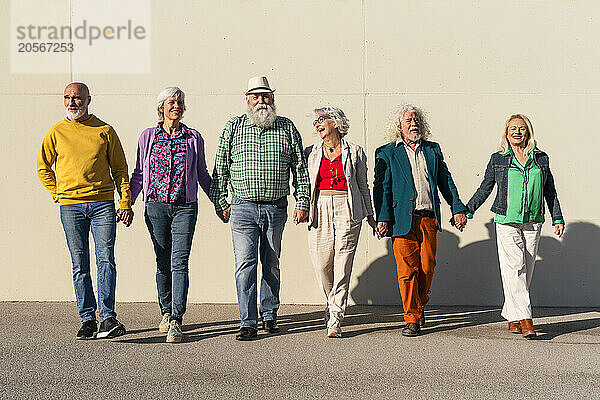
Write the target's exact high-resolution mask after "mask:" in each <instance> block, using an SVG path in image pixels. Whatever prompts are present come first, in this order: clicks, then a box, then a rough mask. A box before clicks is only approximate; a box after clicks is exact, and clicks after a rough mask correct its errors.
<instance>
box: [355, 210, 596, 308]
mask: <svg viewBox="0 0 600 400" xmlns="http://www.w3.org/2000/svg"><path fill="white" fill-rule="evenodd" d="M485 226H486V228H487V230H488V239H485V240H481V241H477V242H474V243H470V244H468V245H466V246H464V247H459V237H458V236H457V235H456V234H454V233H452V232H449V231H443V232H440V233H438V250H437V257H436V258H437V266H436V271H435V277H434V279H433V284H432V287H431V300H430V304H437V305H491V306H500V305H501V304H502V302H503V294H502V283H501V280H500V271H499V265H498V252H497V248H496V232H495V227H494V223H493V221H490V222H488V223H487V224H486V225H485ZM599 243H600V228H599V227H598V226H597V225H594V224H591V223H587V222H575V223H572V224H569V225H567V230H566V231H565V234H564V236H563V239H562V240H558V239H556V238H554V237H547V236H542V238H541V240H540V245H539V250H538V261H537V262H536V265H535V273H534V277H533V282H532V286H531V302H532V304H533V305H534V306H538V307H540V306H544V307H590V306H599V305H600V290H598V288H600V273H598V272H599V271H598V270H599V266H600V262H599V260H600V246H599ZM387 248H388V254H387V255H385V256H383V257H380V258H378V259H377V260H375V261H373V263H371V264H370V265H369V266H368V268H367V269H366V270H365V272H364V273H363V274H362V275H360V276H359V277H358V284H357V286H356V287H355V288H354V289H353V290H352V292H351V296H352V299H353V300H354V301H355V302H356V303H357V304H373V305H389V304H401V298H400V294H399V292H398V284H397V276H396V266H395V265H396V264H395V260H394V255H393V252H392V245H391V240H390V239H388V243H387Z"/></svg>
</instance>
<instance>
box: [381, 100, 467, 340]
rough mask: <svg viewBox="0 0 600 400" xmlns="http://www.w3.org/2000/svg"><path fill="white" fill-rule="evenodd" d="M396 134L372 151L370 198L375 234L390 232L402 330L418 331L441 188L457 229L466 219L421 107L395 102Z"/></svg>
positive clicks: (437, 224)
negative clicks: (430, 135)
mask: <svg viewBox="0 0 600 400" xmlns="http://www.w3.org/2000/svg"><path fill="white" fill-rule="evenodd" d="M395 134H396V140H395V141H394V142H391V143H388V144H386V145H384V146H381V147H379V148H378V149H377V150H376V151H375V182H374V184H373V200H374V203H375V213H376V215H377V222H378V224H377V232H378V235H379V237H383V236H391V237H392V243H393V249H394V256H395V258H396V266H397V271H398V284H399V287H400V294H401V296H402V305H403V308H404V320H405V321H406V327H405V328H404V329H403V330H402V334H403V335H405V336H417V335H418V334H419V332H420V331H421V326H423V324H424V323H425V317H424V314H423V309H424V307H425V305H426V304H427V302H428V301H429V289H430V287H431V282H432V280H433V270H434V268H435V252H436V247H437V231H438V230H441V229H440V226H441V224H440V221H441V213H440V197H439V193H441V194H442V196H443V197H444V199H445V200H446V202H448V204H449V205H450V209H451V211H452V215H453V217H452V222H453V224H454V225H455V226H456V228H458V229H459V230H461V231H462V230H463V228H464V227H465V225H466V224H467V218H466V216H465V213H466V211H467V208H466V207H465V205H464V204H463V203H462V202H461V201H460V198H459V196H458V190H457V189H456V186H455V185H454V181H453V180H452V175H451V174H450V171H448V167H447V166H446V163H445V162H444V157H443V155H442V151H441V149H440V145H439V144H437V143H435V142H431V141H428V140H427V138H428V137H429V134H430V132H429V125H428V124H427V121H426V120H425V118H424V116H423V112H422V111H421V110H420V109H419V108H418V107H415V106H413V105H410V104H406V105H404V106H402V107H400V109H399V112H398V116H397V120H396V131H395Z"/></svg>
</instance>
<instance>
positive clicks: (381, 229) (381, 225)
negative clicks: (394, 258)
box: [376, 221, 389, 239]
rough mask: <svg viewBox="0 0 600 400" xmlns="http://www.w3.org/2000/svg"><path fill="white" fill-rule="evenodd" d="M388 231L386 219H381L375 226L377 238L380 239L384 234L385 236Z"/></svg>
mask: <svg viewBox="0 0 600 400" xmlns="http://www.w3.org/2000/svg"><path fill="white" fill-rule="evenodd" d="M388 231H389V223H388V222H386V221H381V222H378V223H377V228H376V234H377V239H381V238H383V237H385V236H387V234H388Z"/></svg>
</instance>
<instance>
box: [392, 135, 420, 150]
mask: <svg viewBox="0 0 600 400" xmlns="http://www.w3.org/2000/svg"><path fill="white" fill-rule="evenodd" d="M401 144H402V145H404V146H408V144H407V143H406V142H405V141H404V139H402V138H400V139H396V147H398V146H400V145H401ZM421 144H423V139H419V140H417V147H416V148H415V150H416V149H418V148H419V147H421ZM409 147H410V146H409Z"/></svg>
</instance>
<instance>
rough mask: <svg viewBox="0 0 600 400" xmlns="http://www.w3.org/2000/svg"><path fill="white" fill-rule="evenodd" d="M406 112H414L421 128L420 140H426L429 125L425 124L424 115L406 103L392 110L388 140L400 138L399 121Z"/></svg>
mask: <svg viewBox="0 0 600 400" xmlns="http://www.w3.org/2000/svg"><path fill="white" fill-rule="evenodd" d="M407 112H414V113H415V114H417V118H418V119H419V125H420V128H421V139H423V140H427V139H428V138H429V137H430V136H431V129H430V128H429V123H428V122H427V118H426V117H425V113H424V112H423V110H422V109H420V108H419V107H417V106H414V105H412V104H408V103H406V104H402V105H401V106H396V107H394V108H393V109H392V112H391V114H390V121H389V128H388V136H389V140H391V141H395V140H397V139H398V138H400V137H402V128H401V127H400V121H401V120H402V117H403V116H404V113H407Z"/></svg>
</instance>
